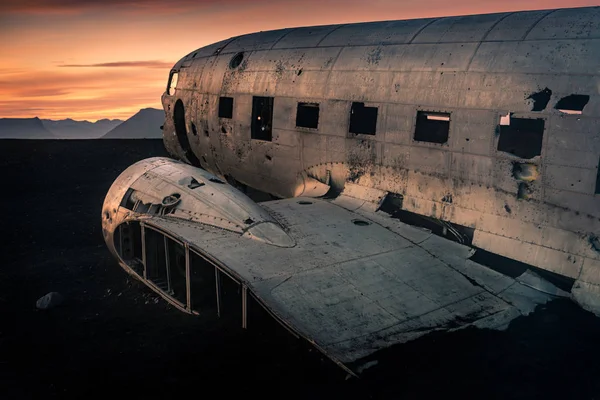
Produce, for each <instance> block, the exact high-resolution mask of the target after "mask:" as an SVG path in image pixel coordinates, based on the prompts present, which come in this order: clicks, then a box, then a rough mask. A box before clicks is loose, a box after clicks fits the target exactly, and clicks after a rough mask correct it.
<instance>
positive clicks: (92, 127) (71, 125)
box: [42, 118, 123, 139]
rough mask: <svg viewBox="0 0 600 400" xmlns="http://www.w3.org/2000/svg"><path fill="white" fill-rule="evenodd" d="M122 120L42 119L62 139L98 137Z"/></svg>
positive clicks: (48, 128)
mask: <svg viewBox="0 0 600 400" xmlns="http://www.w3.org/2000/svg"><path fill="white" fill-rule="evenodd" d="M122 122H123V121H121V120H120V119H101V120H98V121H96V122H89V121H74V120H72V119H70V118H67V119H62V120H59V121H53V120H50V119H43V120H42V123H43V124H44V126H45V127H46V129H47V130H49V131H50V132H52V133H53V134H54V136H56V137H57V138H60V139H97V138H100V137H102V136H104V135H105V134H106V133H107V132H109V131H111V130H112V129H114V128H115V127H117V126H118V125H119V124H121V123H122Z"/></svg>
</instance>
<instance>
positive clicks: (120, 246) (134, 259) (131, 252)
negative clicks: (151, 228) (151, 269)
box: [113, 221, 144, 277]
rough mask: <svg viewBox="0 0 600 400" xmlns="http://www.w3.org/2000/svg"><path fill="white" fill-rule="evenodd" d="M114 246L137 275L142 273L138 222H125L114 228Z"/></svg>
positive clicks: (142, 264)
mask: <svg viewBox="0 0 600 400" xmlns="http://www.w3.org/2000/svg"><path fill="white" fill-rule="evenodd" d="M113 239H114V246H115V249H116V251H117V254H119V257H121V259H122V260H123V261H124V262H125V263H126V264H127V265H128V266H129V268H131V269H132V270H133V271H134V272H135V273H136V274H137V275H139V276H140V277H142V276H143V275H144V263H143V256H142V231H141V226H140V224H139V222H135V221H132V222H126V223H123V224H121V225H119V227H118V228H117V229H116V230H115V235H114V238H113Z"/></svg>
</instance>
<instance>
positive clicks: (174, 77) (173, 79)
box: [167, 72, 179, 96]
mask: <svg viewBox="0 0 600 400" xmlns="http://www.w3.org/2000/svg"><path fill="white" fill-rule="evenodd" d="M178 80H179V72H171V76H170V77H169V84H168V86H167V94H168V95H169V96H172V95H173V94H175V89H176V88H177V81H178Z"/></svg>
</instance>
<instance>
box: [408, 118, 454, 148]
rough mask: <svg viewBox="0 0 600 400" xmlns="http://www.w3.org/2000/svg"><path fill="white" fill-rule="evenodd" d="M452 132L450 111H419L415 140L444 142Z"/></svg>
mask: <svg viewBox="0 0 600 400" xmlns="http://www.w3.org/2000/svg"><path fill="white" fill-rule="evenodd" d="M449 132H450V113H443V112H430V111H417V123H416V126H415V136H414V140H416V141H417V142H428V143H438V144H444V143H447V142H448V135H449Z"/></svg>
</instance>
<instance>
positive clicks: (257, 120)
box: [250, 96, 273, 142]
mask: <svg viewBox="0 0 600 400" xmlns="http://www.w3.org/2000/svg"><path fill="white" fill-rule="evenodd" d="M272 129H273V97H258V96H254V97H252V124H251V128H250V131H251V138H252V139H255V140H264V141H268V142H270V141H272V140H273V132H272Z"/></svg>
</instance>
